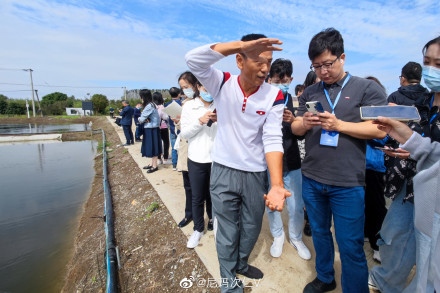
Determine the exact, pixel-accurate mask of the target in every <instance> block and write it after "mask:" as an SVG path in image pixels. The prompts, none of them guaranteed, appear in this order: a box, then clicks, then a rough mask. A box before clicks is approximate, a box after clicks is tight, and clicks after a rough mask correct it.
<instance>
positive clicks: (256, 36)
mask: <svg viewBox="0 0 440 293" xmlns="http://www.w3.org/2000/svg"><path fill="white" fill-rule="evenodd" d="M264 38H267V37H266V36H265V35H263V34H248V35H244V36H242V37H241V41H242V42H248V41H255V40H258V39H264Z"/></svg>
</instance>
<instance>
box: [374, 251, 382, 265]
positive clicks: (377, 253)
mask: <svg viewBox="0 0 440 293" xmlns="http://www.w3.org/2000/svg"><path fill="white" fill-rule="evenodd" d="M373 251H374V252H373V259H374V260H375V261H377V262H380V263H382V260H381V259H380V253H379V250H373Z"/></svg>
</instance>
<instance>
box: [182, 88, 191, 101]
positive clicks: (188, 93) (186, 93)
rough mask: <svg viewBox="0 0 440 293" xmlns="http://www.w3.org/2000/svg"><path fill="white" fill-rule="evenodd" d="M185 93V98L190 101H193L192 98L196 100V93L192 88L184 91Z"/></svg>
mask: <svg viewBox="0 0 440 293" xmlns="http://www.w3.org/2000/svg"><path fill="white" fill-rule="evenodd" d="M183 93H184V94H185V96H186V97H187V98H188V99H192V98H194V91H193V89H192V88H189V89H184V90H183Z"/></svg>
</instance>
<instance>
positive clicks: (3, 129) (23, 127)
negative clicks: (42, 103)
mask: <svg viewBox="0 0 440 293" xmlns="http://www.w3.org/2000/svg"><path fill="white" fill-rule="evenodd" d="M87 130H90V127H89V125H88V124H31V123H28V124H24V123H21V124H1V125H0V134H27V133H51V132H66V131H87Z"/></svg>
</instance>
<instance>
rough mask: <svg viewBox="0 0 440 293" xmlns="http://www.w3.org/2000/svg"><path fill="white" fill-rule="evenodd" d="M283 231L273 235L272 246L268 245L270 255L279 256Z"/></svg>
mask: <svg viewBox="0 0 440 293" xmlns="http://www.w3.org/2000/svg"><path fill="white" fill-rule="evenodd" d="M283 245H284V232H283V234H281V236H278V237H274V238H273V243H272V246H271V247H270V255H272V256H273V257H280V256H281V253H282V252H283Z"/></svg>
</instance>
